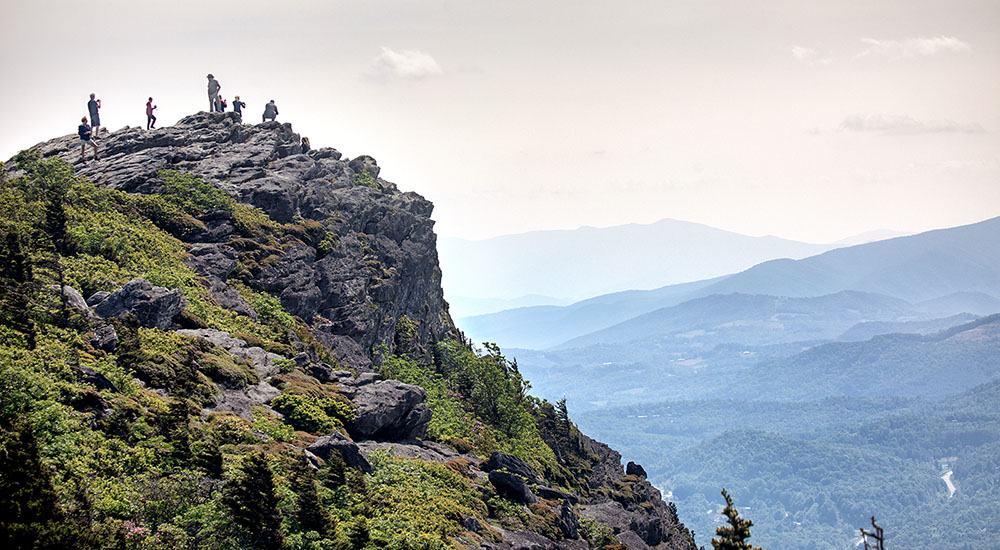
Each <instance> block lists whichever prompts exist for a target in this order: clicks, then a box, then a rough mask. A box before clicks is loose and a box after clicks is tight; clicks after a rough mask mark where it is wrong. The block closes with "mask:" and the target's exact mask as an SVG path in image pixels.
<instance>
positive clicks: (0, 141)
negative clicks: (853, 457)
mask: <svg viewBox="0 0 1000 550" xmlns="http://www.w3.org/2000/svg"><path fill="white" fill-rule="evenodd" d="M998 28H1000V2H997V1H996V0H988V1H962V0H957V1H956V0H949V1H940V2H928V1H924V0H881V1H878V2H872V1H864V2H859V1H851V0H834V1H822V2H820V1H809V2H802V1H801V0H791V1H769V2H749V1H746V0H742V1H740V0H733V1H729V2H720V1H684V2H680V1H670V0H656V1H631V2H628V1H627V2H622V1H615V2H612V1H588V0H568V1H562V0H560V1H548V2H544V1H543V2H538V1H533V2H521V1H509V0H508V1H504V2H495V1H476V0H458V1H454V2H450V1H423V2H415V1H395V2H380V1H372V0H368V1H357V2H353V1H352V2H339V1H332V0H326V1H315V2H312V1H310V2H305V1H285V2H274V1H269V2H261V1H257V0H243V1H236V2H228V1H227V2H191V1H186V0H176V1H173V2H136V1H135V0H128V1H119V0H115V1H90V2H79V1H63V0H32V1H19V0H14V1H12V2H5V5H4V9H3V17H2V19H0V56H2V60H3V61H2V68H3V81H4V85H3V87H2V89H0V104H2V105H3V106H4V111H5V116H4V122H5V127H4V130H3V132H2V135H0V158H4V159H6V158H9V157H10V156H11V155H13V153H15V152H16V151H17V150H19V149H21V148H24V147H26V146H29V145H32V144H34V143H36V142H38V141H42V140H44V139H48V138H51V137H54V136H57V135H63V134H68V133H73V132H75V129H76V125H77V124H78V121H79V119H80V117H81V116H82V115H84V114H85V113H86V101H87V99H88V97H87V96H88V94H89V93H90V92H92V91H93V92H96V93H97V94H98V97H100V98H102V100H103V104H104V107H103V109H102V120H103V122H104V123H105V125H106V126H108V127H110V128H111V129H117V128H121V127H123V126H125V125H131V126H137V125H143V124H144V123H145V115H144V105H145V101H146V98H147V97H148V96H150V95H152V96H153V97H154V98H155V102H156V103H157V104H158V105H159V110H158V116H159V117H160V122H159V124H160V125H161V126H162V125H167V124H170V123H172V122H174V121H176V120H177V119H178V118H180V117H182V116H184V115H186V114H190V113H193V112H195V111H197V110H203V109H205V108H206V104H207V99H206V98H205V96H206V94H205V84H206V79H205V75H206V73H208V72H212V73H214V74H215V75H216V77H217V78H218V79H219V81H220V82H221V84H222V93H223V95H224V96H225V97H226V98H230V99H231V98H232V96H233V95H234V94H239V95H241V96H242V98H243V100H244V101H246V102H247V104H248V107H247V111H248V115H247V116H246V117H245V120H249V121H252V122H253V121H256V120H257V117H259V116H260V112H261V111H262V109H263V105H264V103H265V102H266V101H267V100H268V99H272V98H273V99H275V100H276V101H277V104H278V106H279V108H280V110H281V115H280V116H279V117H278V119H279V121H287V122H291V123H292V124H293V128H294V129H295V130H296V131H297V132H300V133H302V134H303V135H308V136H309V137H310V138H311V140H312V143H313V145H314V146H332V147H336V148H338V149H339V150H340V151H342V152H343V153H344V154H345V155H347V156H356V155H359V154H370V155H372V156H374V157H375V158H376V159H378V161H379V165H380V166H382V175H383V177H385V178H386V179H389V180H391V181H394V182H396V183H397V184H398V185H399V186H400V187H401V188H402V189H404V190H413V191H417V192H419V193H421V194H422V195H424V196H426V197H427V198H429V199H431V200H432V201H434V202H435V204H436V205H437V206H436V209H435V214H434V217H435V219H436V220H438V225H437V229H438V232H439V233H442V234H447V235H452V236H461V237H467V238H480V237H488V236H493V235H499V234H506V233H516V232H522V231H528V230H535V229H555V228H574V227H577V226H581V225H593V226H608V225H617V224H623V223H629V222H643V223H648V222H652V221H655V220H658V219H661V218H668V217H669V218H677V219H683V220H690V221H695V222H701V223H705V224H709V225H712V226H715V227H719V228H723V229H728V230H733V231H738V232H742V233H747V234H752V235H763V234H775V235H779V236H782V237H787V238H793V239H800V240H811V241H833V240H836V239H840V238H842V237H846V236H848V235H851V234H855V233H860V232H864V231H868V230H873V229H877V228H891V229H900V230H923V229H930V228H936V227H944V226H951V225H959V224H963V223H969V222H974V221H979V220H982V219H985V218H990V217H994V216H997V215H1000V33H998V32H997V29H998Z"/></svg>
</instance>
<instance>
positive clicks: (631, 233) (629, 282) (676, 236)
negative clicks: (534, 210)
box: [439, 219, 833, 299]
mask: <svg viewBox="0 0 1000 550" xmlns="http://www.w3.org/2000/svg"><path fill="white" fill-rule="evenodd" d="M439 248H440V251H439V252H440V254H441V265H442V267H443V268H444V270H445V273H446V274H447V276H446V278H445V281H444V283H445V284H444V286H445V291H446V292H447V293H448V296H449V298H450V297H452V296H456V295H457V296H476V297H481V298H514V297H517V296H523V295H526V294H545V295H549V296H557V297H564V298H577V299H579V298H581V297H586V296H596V295H599V294H604V293H608V292H615V291H622V290H629V289H647V288H659V287H662V286H664V285H667V284H675V283H682V282H686V281H697V280H702V279H709V278H712V277H717V276H719V275H725V274H728V273H734V272H738V271H741V270H743V269H746V268H748V267H750V266H753V265H755V264H758V263H760V262H763V261H765V260H770V259H773V258H804V257H806V256H812V255H814V254H819V253H820V252H824V251H826V250H829V249H831V248H833V246H831V245H823V244H811V243H803V242H797V241H791V240H786V239H780V238H777V237H750V236H747V235H741V234H738V233H733V232H730V231H723V230H720V229H716V228H713V227H709V226H706V225H702V224H698V223H692V222H686V221H681V220H671V219H665V220H660V221H658V222H655V223H651V224H628V225H620V226H614V227H604V228H595V227H581V228H579V229H574V230H560V231H533V232H530V233H521V234H517V235H504V236H501V237H494V238H490V239H484V240H478V241H470V240H464V239H456V238H447V237H444V238H442V239H441V241H440V245H439ZM470 259H474V261H470ZM525 265H530V266H534V267H533V269H531V270H525V269H524V268H523V266H525Z"/></svg>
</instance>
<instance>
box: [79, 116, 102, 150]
mask: <svg viewBox="0 0 1000 550" xmlns="http://www.w3.org/2000/svg"><path fill="white" fill-rule="evenodd" d="M77 133H78V134H79V135H80V160H87V144H88V143H89V144H90V145H91V146H92V147H93V148H94V160H97V142H96V141H94V136H93V134H92V133H91V129H90V125H89V124H87V117H83V118H81V119H80V127H79V128H77Z"/></svg>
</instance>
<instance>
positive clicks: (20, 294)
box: [0, 231, 35, 349]
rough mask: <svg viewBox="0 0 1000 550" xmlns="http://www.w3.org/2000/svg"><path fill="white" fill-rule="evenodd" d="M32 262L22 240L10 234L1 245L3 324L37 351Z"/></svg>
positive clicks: (14, 234) (0, 295)
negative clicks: (32, 305)
mask: <svg viewBox="0 0 1000 550" xmlns="http://www.w3.org/2000/svg"><path fill="white" fill-rule="evenodd" d="M33 280H34V273H33V271H32V269H31V259H30V258H29V257H28V254H27V253H26V252H25V250H24V248H23V247H22V246H21V240H20V236H19V235H18V234H17V233H15V232H14V231H9V232H7V233H6V234H5V235H4V237H3V239H2V241H0V323H3V324H4V325H7V326H9V327H10V328H12V329H14V330H16V331H18V332H20V333H22V334H24V339H25V344H26V345H27V348H28V349H35V323H34V321H33V320H32V318H31V299H30V296H31V291H32V289H31V286H32V283H33Z"/></svg>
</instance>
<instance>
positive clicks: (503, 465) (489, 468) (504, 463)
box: [479, 452, 539, 484]
mask: <svg viewBox="0 0 1000 550" xmlns="http://www.w3.org/2000/svg"><path fill="white" fill-rule="evenodd" d="M479 469H480V470H482V471H484V472H491V473H492V472H494V471H496V470H503V471H507V472H510V473H512V474H516V475H518V476H520V477H522V478H524V479H525V480H527V482H528V483H531V484H537V483H539V476H538V472H536V471H535V469H534V468H532V467H531V466H529V465H528V463H527V462H525V461H523V460H521V459H520V458H517V457H516V456H514V455H509V454H506V453H499V452H494V453H493V454H492V455H490V459H489V460H487V461H486V462H484V463H483V465H482V466H480V467H479Z"/></svg>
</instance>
